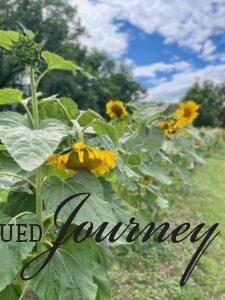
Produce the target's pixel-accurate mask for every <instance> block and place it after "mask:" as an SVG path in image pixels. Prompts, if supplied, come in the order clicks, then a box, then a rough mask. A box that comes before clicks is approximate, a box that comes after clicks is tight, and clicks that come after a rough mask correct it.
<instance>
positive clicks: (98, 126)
mask: <svg viewBox="0 0 225 300" xmlns="http://www.w3.org/2000/svg"><path fill="white" fill-rule="evenodd" d="M92 128H93V129H94V131H95V132H96V133H97V134H98V135H107V136H109V137H110V138H111V140H112V141H113V143H114V144H115V145H116V144H117V142H118V134H117V131H116V129H115V128H114V127H113V126H112V125H110V124H108V123H106V122H104V121H103V120H100V119H98V120H95V121H94V122H93V124H92Z"/></svg>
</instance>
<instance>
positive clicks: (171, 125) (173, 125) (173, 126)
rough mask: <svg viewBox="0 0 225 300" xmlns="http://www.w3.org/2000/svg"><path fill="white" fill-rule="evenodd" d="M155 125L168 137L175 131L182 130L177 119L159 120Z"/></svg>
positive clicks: (173, 134) (174, 133)
mask: <svg viewBox="0 0 225 300" xmlns="http://www.w3.org/2000/svg"><path fill="white" fill-rule="evenodd" d="M157 126H158V127H159V128H161V129H163V131H164V135H165V136H166V137H168V138H173V137H174V136H175V135H176V134H177V133H179V132H180V131H181V130H182V127H181V126H179V124H178V121H177V120H172V121H161V122H159V123H158V124H157Z"/></svg>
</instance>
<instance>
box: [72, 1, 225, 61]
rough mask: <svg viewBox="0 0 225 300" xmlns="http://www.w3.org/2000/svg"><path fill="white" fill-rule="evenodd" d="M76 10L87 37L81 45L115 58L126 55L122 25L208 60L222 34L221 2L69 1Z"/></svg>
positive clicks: (224, 13)
mask: <svg viewBox="0 0 225 300" xmlns="http://www.w3.org/2000/svg"><path fill="white" fill-rule="evenodd" d="M70 3H72V4H74V5H77V6H78V12H79V14H80V16H81V19H82V22H83V25H84V26H85V27H86V28H87V31H88V32H89V33H90V36H89V37H86V38H82V42H83V43H85V44H86V45H88V46H90V47H96V48H99V49H101V50H105V51H107V52H108V53H110V54H112V55H113V56H115V57H119V56H121V55H123V54H125V53H126V49H127V47H128V45H129V36H128V33H124V32H122V31H121V30H120V29H121V24H123V22H124V21H126V22H129V23H130V24H132V25H133V26H136V27H138V28H140V29H141V30H142V31H144V32H145V33H146V34H153V33H158V34H160V35H161V36H163V38H164V42H165V43H177V44H178V45H180V46H183V47H187V48H190V49H192V50H193V51H195V52H197V53H199V54H200V55H201V57H202V58H206V59H207V58H208V57H210V56H211V59H212V55H213V53H214V52H215V50H216V45H215V44H214V43H213V41H212V40H211V37H212V36H215V35H218V34H221V33H222V32H224V30H225V22H224V19H225V1H224V0H204V1H203V0H188V1H187V0H180V1H168V0H142V1H140V0H129V1H127V0H95V1H92V0H70Z"/></svg>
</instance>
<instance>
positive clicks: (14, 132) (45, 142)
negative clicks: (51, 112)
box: [0, 112, 69, 171]
mask: <svg viewBox="0 0 225 300" xmlns="http://www.w3.org/2000/svg"><path fill="white" fill-rule="evenodd" d="M68 132H69V128H68V127H67V126H66V125H65V124H64V123H62V122H61V121H59V120H55V119H46V120H43V121H41V123H40V129H38V130H32V129H31V128H29V124H28V121H27V118H26V117H25V116H23V115H21V114H18V113H15V112H2V113H0V139H1V141H2V143H3V144H4V145H5V146H6V148H7V150H8V152H9V153H10V155H11V156H12V157H13V158H14V159H15V161H16V162H17V163H18V164H19V165H20V166H21V168H23V169H24V170H27V171H32V170H34V169H36V168H38V167H39V166H40V165H42V164H43V163H44V162H45V161H46V160H47V159H48V157H49V156H50V155H51V154H52V153H53V152H54V151H55V149H56V148H57V146H58V144H59V143H60V141H61V139H62V138H63V137H64V136H66V135H67V134H68Z"/></svg>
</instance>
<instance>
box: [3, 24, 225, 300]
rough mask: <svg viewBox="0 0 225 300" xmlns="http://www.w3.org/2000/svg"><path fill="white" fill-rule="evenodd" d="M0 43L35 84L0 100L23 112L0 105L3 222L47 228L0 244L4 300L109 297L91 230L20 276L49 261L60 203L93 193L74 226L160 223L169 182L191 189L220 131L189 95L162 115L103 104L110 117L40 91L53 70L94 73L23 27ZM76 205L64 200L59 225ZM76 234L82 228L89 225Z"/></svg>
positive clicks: (135, 106)
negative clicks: (32, 238)
mask: <svg viewBox="0 0 225 300" xmlns="http://www.w3.org/2000/svg"><path fill="white" fill-rule="evenodd" d="M0 46H1V47H2V48H4V50H5V51H11V52H13V53H14V55H15V56H16V58H17V59H18V62H19V63H20V64H22V65H23V66H24V69H25V70H26V74H27V76H28V78H29V82H30V90H31V96H30V97H28V98H25V97H24V95H23V91H20V90H16V89H10V88H5V89H1V90H0V105H6V104H7V105H9V104H12V103H14V104H16V105H17V106H21V107H22V108H23V110H24V113H22V114H20V113H17V112H14V111H10V110H7V109H5V110H4V111H2V112H0V140H1V145H0V175H1V177H0V200H1V202H0V219H1V220H0V222H1V225H4V224H6V223H7V224H20V223H23V224H35V223H39V224H40V225H41V227H42V230H43V235H42V239H41V240H40V241H38V242H37V243H36V242H27V243H18V242H16V237H15V236H12V240H11V241H10V242H8V243H3V242H0V254H1V258H2V262H4V263H3V264H2V265H1V270H0V299H28V298H27V297H28V295H32V297H37V299H41V300H46V299H47V300H57V299H67V300H70V299H71V300H76V299H83V300H84V299H85V300H94V299H99V300H100V299H104V300H107V299H110V287H109V283H108V280H107V277H106V274H107V269H108V268H109V266H110V259H109V257H110V255H109V249H111V248H112V244H110V247H109V242H107V241H104V242H102V243H97V242H96V241H95V240H94V238H92V237H90V238H89V239H87V240H86V241H85V242H83V243H76V244H74V243H71V240H72V237H71V238H70V239H67V241H66V242H65V243H63V244H62V245H60V247H59V248H58V249H57V251H56V255H55V256H54V257H53V258H52V260H51V263H49V264H47V265H46V266H45V269H44V270H43V271H42V272H40V273H38V274H37V276H34V277H33V278H32V279H30V280H27V281H23V280H21V278H20V272H21V269H22V268H23V267H24V265H25V264H26V263H27V262H28V261H29V260H31V259H32V258H34V257H36V256H37V255H40V258H39V260H37V261H36V264H34V265H32V267H31V268H28V269H26V276H27V277H28V278H30V277H32V274H34V273H35V270H36V269H38V268H39V266H40V264H41V263H42V262H41V260H42V259H45V256H43V255H42V253H43V252H45V253H48V251H49V249H51V247H52V245H53V244H54V242H55V240H56V238H57V235H58V233H59V228H58V227H56V226H55V225H56V224H55V223H54V213H55V210H56V208H57V207H58V206H59V205H60V203H62V201H63V200H64V199H66V198H68V197H70V196H71V195H73V194H78V193H88V192H90V193H91V196H90V199H89V200H88V202H87V203H85V205H84V206H83V207H82V211H81V212H80V213H79V214H78V216H77V217H76V218H75V219H73V220H72V224H71V226H70V229H71V230H73V229H74V228H76V227H77V226H78V225H79V224H81V223H82V222H87V221H88V222H92V223H93V224H94V228H98V226H100V225H101V224H102V223H103V222H108V223H109V224H110V226H111V227H112V226H113V225H115V224H117V223H118V222H123V223H124V224H126V223H127V222H129V219H130V217H131V216H135V217H136V218H137V219H138V220H139V223H146V220H148V222H149V221H150V220H155V221H158V220H160V218H161V217H162V215H163V214H164V212H166V211H167V210H168V209H170V207H169V200H168V199H169V198H168V197H167V196H168V195H169V194H170V193H171V192H172V191H174V188H175V187H178V186H179V188H184V189H187V188H188V183H189V182H188V178H189V176H190V174H191V172H192V170H193V169H194V167H195V166H196V165H197V164H203V163H204V160H203V158H202V156H204V155H205V154H206V153H209V151H210V150H211V149H214V147H215V145H216V144H219V143H220V140H223V138H224V136H223V131H221V130H220V129H196V128H194V127H193V126H192V123H193V121H194V120H195V119H196V118H197V116H198V105H197V104H195V103H194V102H193V101H188V102H184V103H181V104H180V106H179V108H178V109H177V110H176V111H175V112H174V113H173V114H167V105H159V104H154V103H136V102H132V101H131V102H130V103H127V104H126V105H125V104H124V103H123V102H122V101H119V100H118V101H108V102H107V103H106V116H107V118H108V119H107V120H106V119H105V118H103V117H102V116H101V115H99V114H98V113H96V112H95V111H92V110H87V111H82V110H79V109H78V107H77V104H76V102H75V101H74V100H73V99H70V98H66V97H62V98H58V97H57V96H55V95H54V96H51V95H50V96H49V97H48V98H43V97H42V94H41V93H40V92H39V89H38V87H39V83H40V81H41V80H42V79H43V78H44V77H45V76H47V74H48V73H49V72H51V71H55V70H62V71H69V72H81V73H82V74H83V76H87V77H88V78H89V79H90V80H94V78H93V77H92V76H91V75H90V74H89V73H88V72H87V71H85V70H83V69H82V68H81V67H79V66H77V65H76V64H74V63H73V62H71V61H68V60H66V59H64V58H63V57H61V56H59V55H57V54H55V53H51V52H49V51H44V50H43V49H41V47H40V45H38V44H36V42H35V35H34V34H33V33H32V32H31V31H30V30H27V29H25V28H23V30H22V33H18V32H15V31H0ZM57 92H58V91H56V93H57ZM75 206H76V203H74V202H70V203H68V205H67V206H66V207H65V209H64V210H63V213H62V214H60V224H65V222H66V220H67V218H68V216H69V215H70V213H71V212H72V211H73V210H74V208H75ZM82 233H83V234H84V235H85V234H86V229H85V227H84V228H83V231H82ZM7 234H10V226H9V229H8V231H7V232H6V235H7ZM12 235H13V234H12ZM121 243H122V244H123V240H120V242H119V243H114V244H113V245H114V247H117V246H119V245H121ZM127 247H128V246H127ZM134 248H135V247H134ZM4 297H5V298H4ZM7 297H8V298H7Z"/></svg>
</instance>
